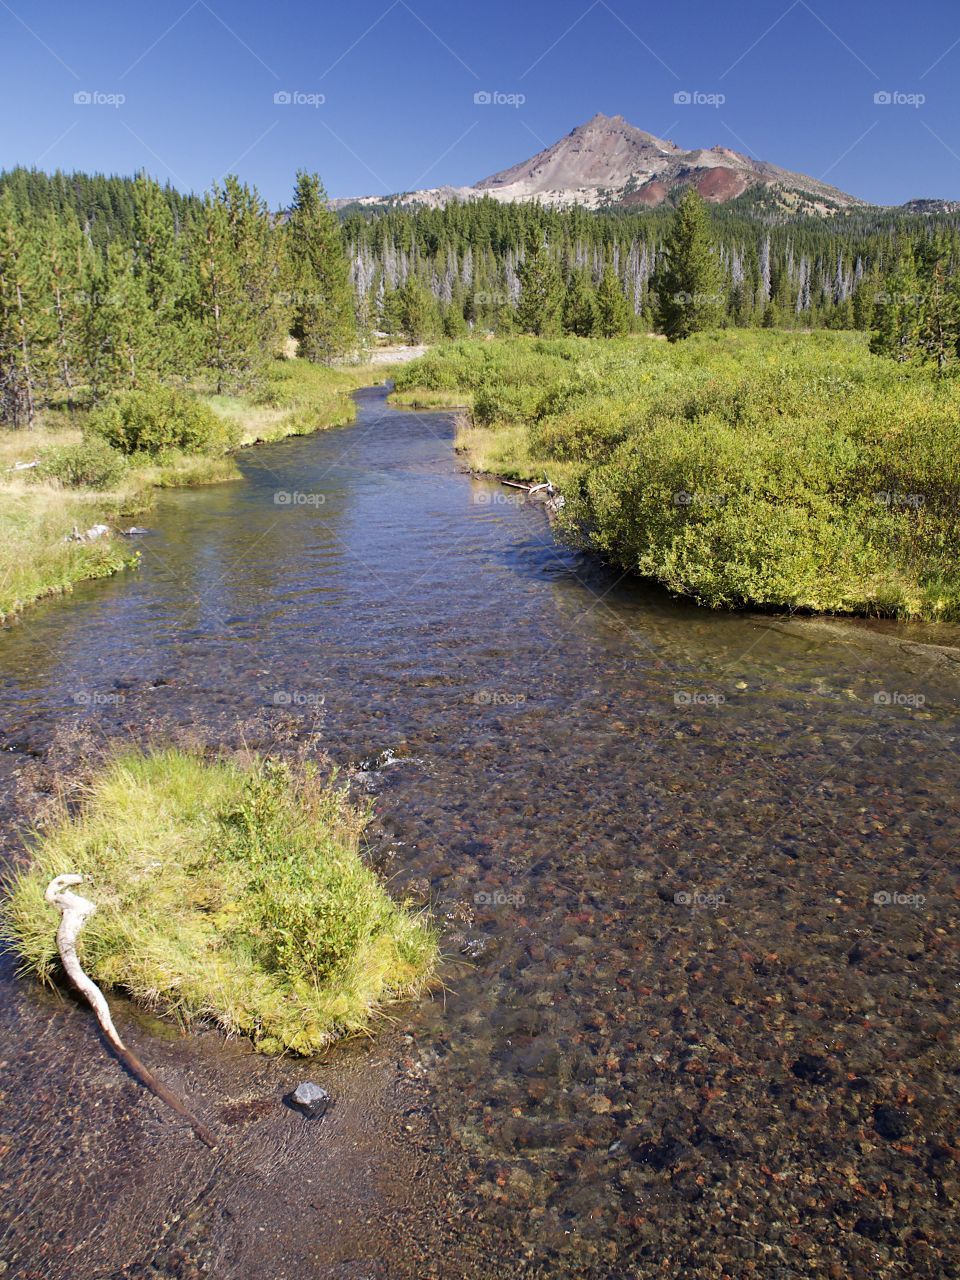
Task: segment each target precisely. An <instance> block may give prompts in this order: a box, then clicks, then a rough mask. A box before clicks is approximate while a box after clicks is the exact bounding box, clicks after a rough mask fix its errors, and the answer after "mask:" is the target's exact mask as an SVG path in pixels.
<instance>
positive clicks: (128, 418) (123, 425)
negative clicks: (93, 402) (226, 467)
mask: <svg viewBox="0 0 960 1280" xmlns="http://www.w3.org/2000/svg"><path fill="white" fill-rule="evenodd" d="M88 431H89V432H90V434H91V435H93V436H96V437H98V438H100V439H102V440H105V441H106V442H107V443H108V444H110V445H112V446H113V447H114V448H115V449H119V450H120V452H121V453H125V454H134V453H141V454H147V455H149V456H150V457H157V456H158V455H159V454H162V453H165V452H167V451H169V450H173V449H178V450H181V451H182V452H184V453H208V454H219V453H225V452H226V451H227V450H228V449H230V448H233V447H234V446H235V445H236V444H237V443H238V439H239V435H238V431H237V428H236V427H235V426H234V424H232V423H231V422H229V421H228V420H227V419H225V418H222V417H220V416H218V415H217V414H216V413H214V412H213V410H212V409H211V408H209V406H207V405H205V404H202V403H201V402H200V401H199V400H197V399H196V398H195V397H193V396H191V395H187V394H186V392H183V391H176V390H174V389H173V388H172V387H149V388H144V389H143V390H142V391H124V392H121V393H120V394H118V395H116V396H113V397H111V399H110V400H108V401H107V402H106V403H105V404H103V405H101V406H100V407H99V408H97V409H95V410H94V411H93V413H92V414H91V415H90V418H89V421H88Z"/></svg>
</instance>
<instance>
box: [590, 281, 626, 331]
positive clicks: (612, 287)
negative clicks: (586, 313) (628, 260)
mask: <svg viewBox="0 0 960 1280" xmlns="http://www.w3.org/2000/svg"><path fill="white" fill-rule="evenodd" d="M629 328H630V311H629V308H628V306H627V299H626V298H625V297H624V293H623V286H622V284H621V283H620V277H619V276H618V275H617V273H616V271H614V269H613V267H612V266H611V265H610V264H609V263H607V265H606V266H605V267H604V269H603V276H602V277H601V279H600V284H599V286H598V288H597V324H596V329H595V330H594V332H595V333H597V334H598V335H599V336H600V337H601V338H619V337H621V336H622V335H623V334H625V333H627V332H628V330H629Z"/></svg>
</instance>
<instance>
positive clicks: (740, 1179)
mask: <svg viewBox="0 0 960 1280" xmlns="http://www.w3.org/2000/svg"><path fill="white" fill-rule="evenodd" d="M451 437H452V419H451V417H450V415H445V414H413V413H407V412H404V413H401V412H397V411H394V410H391V409H389V408H387V407H386V406H385V404H384V401H383V394H382V393H381V392H375V391H371V392H366V393H361V396H360V414H359V417H358V420H357V422H356V423H355V424H354V425H353V426H351V427H349V428H346V429H344V430H342V431H338V432H333V433H325V434H321V435H318V436H316V437H312V438H310V437H307V438H302V439H296V440H293V441H288V442H284V443H281V444H278V445H274V446H267V447H265V448H263V449H261V450H259V451H256V452H255V453H254V454H250V455H249V456H248V455H244V457H243V458H242V465H243V468H244V471H245V473H246V480H245V482H244V483H242V484H238V485H235V486H224V487H218V488H216V489H210V490H205V491H186V492H182V493H174V494H171V495H170V496H169V497H165V498H164V500H163V503H162V505H161V507H160V508H159V510H158V513H157V516H156V518H155V519H154V521H153V529H154V532H153V533H152V534H151V535H150V536H149V537H147V538H144V539H143V544H142V545H143V565H142V568H141V569H140V571H139V572H138V573H137V574H136V575H126V576H123V577H120V578H118V579H116V580H113V581H110V582H105V583H98V584H91V585H89V586H85V587H82V588H81V589H79V590H78V591H77V592H76V593H75V595H74V596H73V597H72V599H70V600H68V601H64V602H52V603H51V604H49V605H43V606H40V607H38V608H36V609H34V610H33V611H32V612H31V613H29V614H28V615H26V617H25V618H24V620H23V621H22V622H21V623H20V624H18V625H17V626H15V627H14V628H12V629H10V630H9V631H8V632H6V633H4V634H3V635H2V636H0V680H2V682H3V690H4V697H3V699H2V700H0V735H2V742H3V745H4V746H5V747H6V749H7V750H6V752H5V754H3V755H2V756H0V787H2V798H3V813H4V818H5V821H4V831H5V847H6V850H7V854H8V856H9V857H14V856H17V851H18V847H19V844H18V836H17V834H16V832H17V828H18V825H19V824H20V823H21V822H22V821H23V820H24V819H25V817H26V816H27V815H28V814H31V813H33V812H35V811H36V809H37V808H38V806H40V807H42V802H43V797H44V794H45V793H46V792H48V791H49V789H50V787H52V786H53V785H54V780H55V779H56V778H57V777H66V778H68V779H69V778H70V777H71V776H72V774H73V766H74V764H75V762H76V761H77V759H78V758H80V757H81V756H82V755H83V754H84V753H85V750H86V747H85V743H87V742H89V741H94V740H95V741H98V742H101V741H113V740H116V739H129V738H131V737H133V738H136V739H138V740H142V739H145V738H148V737H152V736H158V737H164V738H167V739H169V740H173V741H178V742H183V743H187V742H198V743H202V744H207V745H211V746H213V745H224V744H225V745H227V746H231V745H239V743H240V742H241V741H243V742H246V743H247V745H249V746H254V747H259V748H261V749H265V750H281V751H283V750H288V749H290V750H292V749H295V748H297V747H299V746H302V743H303V740H304V739H305V738H307V737H310V738H312V741H313V742H314V744H315V745H316V748H317V750H323V751H326V752H328V753H329V754H330V755H331V757H332V758H333V759H334V760H335V761H336V762H337V763H339V764H340V765H341V766H342V767H343V768H344V769H346V770H349V771H350V774H351V777H352V779H353V782H354V785H355V786H356V788H357V790H358V792H363V793H365V794H367V795H368V796H369V798H370V799H371V801H372V803H373V805H374V807H375V822H374V826H373V828H372V829H371V842H370V849H369V856H370V858H371V859H372V860H373V861H374V862H375V863H376V864H377V865H378V866H379V867H380V868H381V870H382V871H383V872H384V874H385V875H386V876H387V877H388V878H389V879H390V881H391V884H392V886H393V888H394V890H395V892H397V893H398V894H407V895H409V896H412V897H414V898H417V899H420V900H422V901H424V902H425V903H429V904H430V905H431V906H432V908H433V910H434V911H435V913H436V914H437V916H438V918H439V919H440V920H441V921H442V922H443V924H444V927H445V938H444V950H445V953H446V956H447V959H446V962H445V967H444V980H445V990H444V991H443V992H440V993H438V994H437V996H436V997H435V998H434V999H433V1000H428V1001H425V1002H423V1003H422V1004H420V1005H418V1006H417V1007H412V1008H409V1007H408V1008H403V1009H401V1010H400V1011H399V1012H398V1015H397V1017H396V1019H395V1020H394V1021H391V1022H389V1023H387V1024H386V1025H384V1027H382V1028H381V1030H380V1032H379V1033H378V1035H377V1037H376V1039H375V1040H374V1041H372V1042H369V1043H362V1044H353V1045H348V1046H343V1047H341V1048H339V1049H337V1050H335V1051H334V1052H331V1053H330V1054H329V1055H328V1057H327V1059H326V1060H325V1061H324V1062H323V1063H321V1064H313V1063H311V1064H310V1065H309V1069H305V1068H304V1066H303V1065H302V1064H298V1063H297V1062H295V1061H292V1060H289V1059H286V1060H280V1061H276V1060H268V1059H264V1058H261V1057H257V1056H256V1055H254V1054H252V1053H251V1052H250V1051H249V1049H248V1048H247V1047H246V1046H244V1045H242V1044H236V1043H235V1044H224V1043H223V1041H222V1040H221V1039H220V1038H219V1037H217V1036H214V1035H203V1036H200V1037H194V1038H187V1037H182V1036H180V1035H179V1034H178V1033H177V1032H176V1029H174V1028H169V1027H166V1028H161V1027H159V1026H158V1025H156V1024H155V1023H153V1022H152V1021H150V1020H149V1019H145V1018H143V1017H142V1016H141V1015H136V1014H135V1013H134V1011H132V1010H130V1009H127V1008H124V1007H123V1005H122V1002H121V1005H120V1022H121V1031H122V1033H123V1034H125V1035H127V1036H129V1037H130V1039H131V1041H132V1043H133V1044H134V1046H135V1048H136V1050H137V1052H139V1053H140V1054H141V1056H142V1057H144V1058H145V1059H146V1060H147V1061H149V1062H151V1064H152V1065H154V1066H155V1067H156V1069H157V1070H158V1072H161V1073H162V1074H163V1075H164V1078H165V1079H167V1081H168V1083H170V1084H171V1085H172V1086H175V1087H176V1088H177V1090H178V1091H179V1092H180V1093H181V1094H182V1095H183V1096H184V1097H186V1098H189V1099H190V1100H191V1103H192V1104H193V1105H194V1106H195V1107H196V1109H197V1110H198V1112H199V1114H200V1115H201V1117H202V1118H203V1119H204V1120H205V1121H207V1122H208V1123H211V1124H212V1125H213V1126H215V1127H217V1128H218V1130H219V1131H220V1132H222V1133H223V1134H225V1135H226V1136H227V1139H228V1143H229V1146H228V1148H227V1149H226V1150H224V1151H221V1152H218V1153H213V1154H211V1153H210V1152H207V1151H206V1150H205V1149H204V1148H202V1147H200V1145H199V1144H197V1143H196V1142H194V1141H193V1140H192V1138H191V1136H190V1134H189V1131H182V1130H181V1129H180V1128H178V1127H177V1125H176V1124H175V1123H174V1122H172V1121H171V1119H170V1117H169V1116H168V1115H165V1114H164V1113H163V1112H162V1111H161V1110H160V1109H159V1108H158V1107H157V1106H156V1105H155V1103H154V1101H153V1100H152V1099H151V1098H150V1097H149V1096H146V1095H144V1094H143V1092H142V1091H141V1090H139V1089H138V1087H137V1086H136V1085H135V1084H134V1083H133V1082H132V1081H131V1080H129V1079H127V1078H126V1077H125V1076H124V1075H123V1074H122V1072H121V1071H120V1069H119V1067H118V1066H117V1064H116V1063H115V1062H113V1061H111V1060H110V1059H109V1058H108V1057H107V1055H106V1053H105V1052H104V1050H103V1049H102V1047H101V1046H100V1044H99V1043H98V1042H97V1039H96V1035H95V1032H94V1030H93V1028H92V1026H91V1023H90V1019H89V1017H88V1016H87V1014H86V1013H85V1012H84V1011H83V1010H81V1009H80V1008H79V1007H77V1006H75V1005H74V1004H73V1003H72V1002H71V1001H70V1000H69V998H68V999H66V1000H64V999H60V998H58V997H56V996H54V995H51V994H47V993H43V992H39V991H37V990H35V989H34V988H33V987H32V986H30V985H29V984H26V983H22V982H19V981H18V980H16V979H15V977H14V975H13V974H12V973H11V972H10V971H9V967H7V969H5V970H4V972H3V982H4V1000H3V1002H2V1007H0V1017H2V1020H3V1046H4V1047H3V1058H4V1067H3V1078H4V1082H3V1093H4V1110H3V1117H2V1120H0V1147H2V1149H3V1150H4V1155H3V1173H2V1180H3V1197H2V1208H0V1230H2V1232H3V1234H2V1237H0V1265H2V1264H5V1265H6V1269H7V1270H6V1274H8V1275H16V1276H23V1277H29V1278H30V1280H33V1278H34V1277H36V1278H37V1280H39V1277H41V1276H42V1277H44V1280H47V1278H48V1277H49V1278H50V1280H61V1278H62V1280H67V1277H69V1278H70V1280H89V1278H92V1277H96V1278H97V1280H107V1277H109V1278H110V1280H119V1278H120V1277H131V1278H132V1277H148V1276H149V1277H160V1276H178V1277H193V1276H201V1275H216V1276H217V1277H218V1278H219V1277H225V1278H232V1277H238V1278H239V1277H244V1280H248V1278H259V1277H263V1278H264V1280H266V1278H267V1277H270V1280H283V1277H287V1276H289V1277H293V1276H298V1277H327V1276H330V1277H341V1276H342V1277H357V1278H358V1280H359V1278H361V1277H378V1278H379V1277H381V1276H383V1277H394V1276H396V1277H406V1276H438V1277H447V1276H449V1277H478V1278H481V1277H488V1276H489V1277H493V1276H499V1275H502V1274H504V1272H509V1273H511V1274H514V1275H518V1276H530V1277H538V1276H561V1277H578V1278H579V1277H587V1278H591V1277H596V1278H597V1280H600V1278H601V1277H611V1278H612V1277H632V1276H637V1277H640V1276H653V1275H657V1276H677V1277H701V1276H702V1277H723V1276H731V1277H741V1276H750V1275H756V1276H762V1277H776V1278H778V1280H779V1278H780V1277H784V1278H785V1277H808V1276H817V1277H819V1276H824V1277H831V1278H832V1277H837V1278H838V1280H840V1278H841V1277H842V1278H843V1280H846V1278H847V1277H854V1278H855V1280H856V1278H860V1277H863V1278H864V1280H866V1277H875V1276H889V1277H901V1276H902V1277H907V1276H930V1277H933V1276H946V1277H950V1276H957V1275H960V1257H958V1252H957V1247H956V1231H955V1222H956V1213H957V1197H958V1193H960V1182H958V1172H957V1159H958V1156H960V1140H958V1133H957V1092H958V1076H957V1018H956V983H957V951H956V936H957V935H956V925H957V915H958V878H957V858H956V854H957V837H958V812H957V800H956V767H957V766H956V750H957V733H958V729H960V714H958V712H960V702H958V693H960V687H958V680H957V663H956V661H955V658H956V656H957V653H956V651H957V647H958V646H960V629H957V628H951V627H897V626H891V625H887V624H879V623H866V622H852V621H850V622H846V621H833V622H829V623H821V622H817V621H815V620H803V619H796V618H794V619H776V618H757V617H746V616H741V615H719V614H707V613H703V612H701V611H698V610H697V609H695V608H693V607H692V606H688V605H684V604H677V603H674V602H672V601H670V600H669V599H668V598H666V597H665V596H664V595H663V594H662V593H660V592H657V591H654V590H651V589H648V588H646V587H644V586H643V585H642V584H637V583H634V582H630V581H628V580H624V579H620V580H618V577H617V575H614V574H611V573H610V572H609V571H607V570H605V569H603V568H602V567H601V566H599V565H597V564H596V563H594V562H592V561H590V560H588V559H585V558H582V557H580V556H578V555H576V554H574V553H572V552H570V551H567V550H565V549H563V548H561V547H558V546H556V545H555V544H554V542H553V540H552V537H551V534H550V530H549V527H548V524H547V522H546V519H545V517H544V513H543V510H542V508H540V507H538V506H536V505H535V504H532V503H529V502H527V501H525V499H524V498H523V496H522V495H519V494H515V493H510V492H509V491H505V490H503V489H501V488H500V487H499V486H497V485H496V484H494V483H492V482H487V481H478V480H472V479H470V478H469V477H467V476H465V475H463V474H460V473H459V472H458V471H457V469H456V465H455V462H454V459H453V455H452V451H451ZM304 1078H310V1079H315V1080H317V1082H318V1083H319V1084H321V1085H323V1086H324V1087H325V1088H326V1089H328V1091H329V1092H330V1094H331V1095H332V1098H333V1102H332V1105H331V1107H330V1110H329V1112H328V1114H327V1115H325V1116H324V1118H323V1119H322V1120H321V1121H318V1122H310V1121H306V1120H304V1118H303V1117H302V1116H300V1115H298V1114H297V1113H296V1112H294V1111H292V1110H291V1109H290V1108H289V1107H286V1106H284V1105H283V1097H284V1096H285V1095H286V1094H287V1093H288V1092H289V1090H290V1089H291V1088H293V1087H294V1086H295V1084H296V1083H297V1082H298V1081H299V1080H302V1079H304Z"/></svg>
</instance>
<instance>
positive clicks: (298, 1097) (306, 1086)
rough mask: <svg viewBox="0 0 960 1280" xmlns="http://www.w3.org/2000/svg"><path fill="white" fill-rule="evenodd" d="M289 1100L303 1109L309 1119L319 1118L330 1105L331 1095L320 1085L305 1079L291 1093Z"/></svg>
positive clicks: (296, 1106)
mask: <svg viewBox="0 0 960 1280" xmlns="http://www.w3.org/2000/svg"><path fill="white" fill-rule="evenodd" d="M289 1101H290V1105H291V1106H292V1107H295V1108H296V1109H297V1110H298V1111H301V1112H302V1113H303V1114H304V1115H305V1116H306V1117H307V1119H308V1120H319V1119H320V1117H321V1116H323V1115H325V1114H326V1111H327V1108H328V1107H329V1106H330V1095H329V1093H327V1091H326V1089H323V1088H321V1087H320V1085H318V1084H314V1083H313V1082H312V1081H310V1080H305V1081H304V1082H303V1084H298V1085H297V1087H296V1089H294V1091H293V1093H291V1094H290V1098H289Z"/></svg>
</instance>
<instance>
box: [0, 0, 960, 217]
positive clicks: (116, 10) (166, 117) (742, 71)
mask: <svg viewBox="0 0 960 1280" xmlns="http://www.w3.org/2000/svg"><path fill="white" fill-rule="evenodd" d="M0 47H2V48H3V52H4V57H3V67H4V75H3V79H2V83H0V166H2V167H6V168H9V167H10V166H11V165H14V164H27V165H37V166H39V167H41V168H44V169H49V170H52V169H55V168H62V169H67V170H69V169H75V168H76V169H85V170H100V171H105V172H119V173H131V172H134V171H135V170H137V169H139V168H141V167H144V168H146V169H147V170H148V171H150V172H152V173H154V174H156V175H157V176H158V177H160V178H161V179H170V180H171V181H172V182H174V183H175V184H176V185H178V186H179V187H181V188H182V189H193V190H202V189H204V188H205V187H207V186H208V185H209V184H210V182H211V181H212V180H213V179H215V178H219V177H221V176H222V175H223V174H224V173H226V172H230V171H235V172H238V173H240V175H241V176H242V177H243V178H245V179H246V180H248V181H251V182H255V183H256V184H257V186H258V187H259V188H260V190H261V192H262V193H263V194H264V195H265V196H266V197H267V199H269V201H270V202H271V204H275V205H279V204H281V203H283V202H285V201H286V199H287V198H288V196H289V191H290V187H291V184H292V179H293V174H294V172H295V170H296V169H297V168H300V167H305V168H310V169H317V170H318V171H319V172H320V173H321V175H322V177H323V179H324V181H325V183H326V185H327V188H328V190H329V192H330V194H331V195H337V196H346V195H356V194H367V193H385V192H389V191H397V190H405V189H410V188H413V187H420V186H436V185H439V184H441V183H453V184H460V183H469V182H473V181H476V180H477V179H479V178H481V177H484V176H486V175H487V174H488V173H492V172H494V171H496V170H497V169H501V168H505V167H507V166H509V165H510V164H513V163H515V162H516V161H518V160H521V159H524V158H526V157H527V156H529V155H532V154H533V153H534V152H535V151H537V150H539V149H540V148H541V146H544V145H547V144H549V143H551V142H554V141H556V139H557V138H559V137H561V136H562V135H563V134H564V133H567V132H568V131H569V130H570V129H571V128H573V127H574V126H575V125H577V124H579V123H582V122H583V121H584V120H586V119H588V118H589V117H590V116H591V115H593V114H594V113H595V112H597V111H604V112H606V113H607V114H609V115H613V114H617V113H619V114H622V115H624V116H626V118H627V119H628V120H630V121H631V122H632V123H634V124H636V125H639V126H640V127H641V128H645V129H649V130H650V131H651V132H653V133H657V134H660V135H661V136H665V137H668V138H672V139H673V140H674V141H675V142H677V143H678V144H679V145H680V146H684V147H692V146H711V145H713V144H715V143H721V144H723V145H726V146H731V147H733V148H734V149H736V150H739V151H744V152H747V153H749V154H752V155H754V156H756V157H757V158H759V159H766V160H772V161H775V162H776V163H778V164H781V165H784V166H786V167H787V168H791V169H796V170H799V171H801V172H804V173H809V174H812V175H814V176H816V177H823V178H825V179H826V180H827V181H829V182H832V183H834V184H835V185H836V186H839V187H841V188H843V189H844V190H847V191H850V192H852V193H853V194H855V195H858V196H861V197H863V198H864V199H868V200H873V201H876V202H878V203H899V202H901V201H903V200H907V199H910V198H912V197H916V196H944V197H952V198H960V92H958V89H957V85H958V83H960V6H958V5H957V4H956V2H955V0H952V2H951V3H948V0H913V3H912V4H910V5H909V6H906V5H903V4H902V3H891V2H888V0H829V2H828V0H811V2H810V3H807V0H673V3H664V2H663V0H658V2H657V3H646V2H644V3H637V2H636V0H610V2H609V3H607V0H551V2H549V3H543V2H541V0H486V2H485V3H483V4H470V3H462V2H460V0H453V2H451V0H409V2H408V0H353V2H352V3H349V4H345V3H337V4H330V3H324V2H323V0H317V2H315V3H304V2H303V0H273V3H271V4H269V5H265V4H263V3H262V2H257V3H253V2H252V0H211V3H208V2H207V0H154V3H151V4H142V3H136V2H134V3H130V0H126V2H123V3H121V2H114V0H105V2H103V0H101V2H98V0H90V2H89V3H84V4H78V3H76V0H51V2H48V3H44V2H42V0H31V2H30V3H28V2H27V0H0ZM478 93H481V94H482V93H488V94H499V95H502V96H503V97H504V98H505V99H508V100H507V101H502V102H496V101H495V102H489V103H482V102H481V103H477V102H475V100H474V98H475V95H476V94H478ZM77 94H79V95H81V96H82V95H90V96H91V97H92V99H93V100H91V101H83V100H81V101H77V102H75V101H74V96H75V95H77ZM277 94H280V95H285V94H288V95H290V96H291V99H292V100H291V101H289V102H285V101H279V102H277V101H275V100H274V99H275V95H277ZM683 94H689V95H691V97H692V98H694V99H695V100H693V101H691V102H684V101H682V100H681V101H677V100H676V98H677V95H681V96H682V95H683ZM878 94H879V95H890V97H891V98H892V100H890V101H884V100H881V101H876V100H875V98H876V95H878ZM697 95H699V100H696V99H697ZM121 99H122V100H121ZM520 99H522V101H520ZM510 100H512V101H510Z"/></svg>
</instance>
